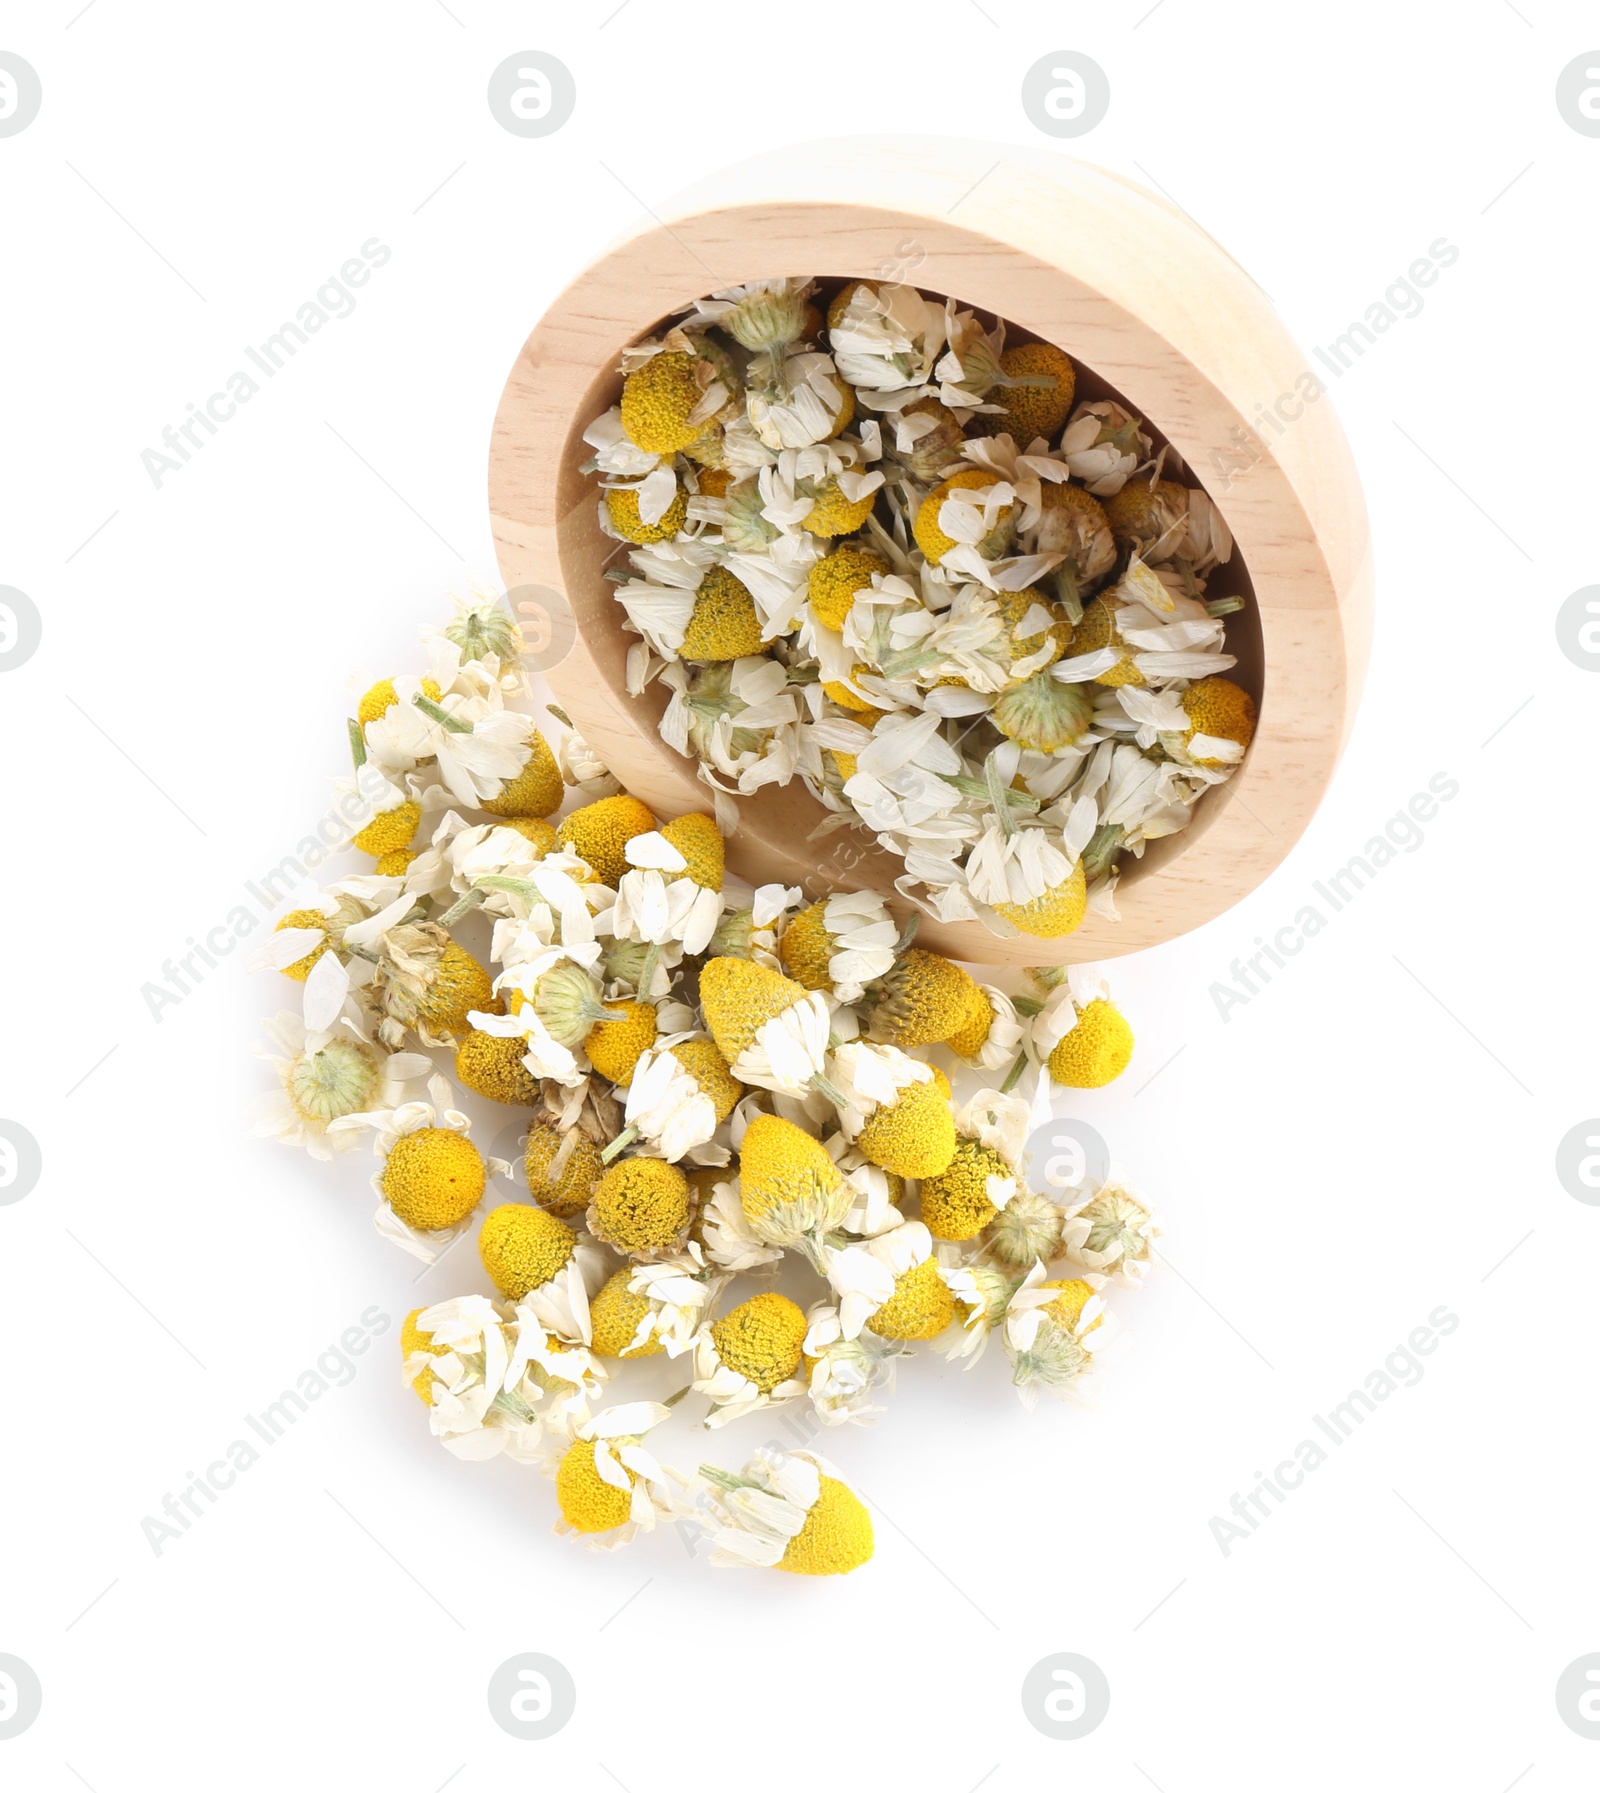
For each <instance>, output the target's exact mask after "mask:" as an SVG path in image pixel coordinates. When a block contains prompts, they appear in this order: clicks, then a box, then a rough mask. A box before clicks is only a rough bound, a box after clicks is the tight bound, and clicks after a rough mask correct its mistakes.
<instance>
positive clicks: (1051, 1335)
mask: <svg viewBox="0 0 1600 1793" xmlns="http://www.w3.org/2000/svg"><path fill="white" fill-rule="evenodd" d="M1104 1318H1105V1306H1104V1303H1103V1302H1102V1301H1101V1299H1100V1296H1099V1293H1098V1291H1097V1289H1096V1287H1095V1284H1094V1283H1092V1282H1089V1281H1087V1280H1086V1279H1084V1278H1082V1277H1070V1278H1060V1279H1057V1280H1055V1281H1049V1282H1047V1281H1045V1280H1044V1279H1043V1276H1042V1266H1038V1265H1036V1266H1035V1267H1034V1270H1033V1271H1031V1272H1030V1273H1029V1275H1028V1277H1027V1278H1026V1279H1025V1280H1024V1282H1023V1283H1022V1285H1021V1287H1020V1288H1019V1289H1018V1290H1017V1292H1016V1293H1015V1294H1014V1295H1013V1296H1012V1298H1011V1302H1010V1305H1009V1306H1008V1307H1007V1309H1006V1317H1005V1321H1004V1323H1003V1325H1002V1327H1001V1337H1002V1339H1003V1340H1004V1342H1005V1348H1006V1356H1007V1357H1008V1358H1009V1359H1010V1362H1011V1380H1012V1383H1013V1385H1014V1386H1015V1388H1016V1391H1017V1394H1018V1396H1019V1397H1020V1399H1021V1401H1022V1403H1023V1405H1024V1406H1025V1407H1032V1406H1033V1404H1034V1403H1035V1402H1036V1401H1037V1400H1038V1398H1039V1396H1040V1394H1053V1395H1060V1396H1066V1397H1069V1398H1078V1399H1081V1398H1083V1397H1084V1396H1085V1395H1086V1393H1087V1392H1088V1384H1089V1380H1090V1377H1091V1374H1092V1371H1093V1369H1094V1353H1095V1352H1096V1351H1097V1350H1098V1349H1099V1346H1100V1343H1101V1339H1102V1337H1103V1333H1102V1330H1101V1328H1102V1322H1103V1321H1104Z"/></svg>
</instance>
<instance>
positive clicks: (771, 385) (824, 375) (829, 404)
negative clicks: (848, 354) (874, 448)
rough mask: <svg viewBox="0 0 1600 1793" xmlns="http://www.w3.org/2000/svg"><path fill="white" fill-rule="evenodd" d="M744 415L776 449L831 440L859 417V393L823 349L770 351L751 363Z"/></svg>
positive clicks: (756, 431)
mask: <svg viewBox="0 0 1600 1793" xmlns="http://www.w3.org/2000/svg"><path fill="white" fill-rule="evenodd" d="M748 379H749V384H748V386H747V387H746V390H745V413H746V416H747V417H748V419H749V422H750V427H751V429H753V430H754V431H755V433H756V436H757V437H758V438H759V440H760V441H761V443H762V444H763V445H764V446H765V447H767V448H769V449H773V450H778V451H781V450H783V449H786V448H788V449H794V448H810V447H811V446H812V445H813V444H814V443H818V442H831V441H832V440H833V439H834V438H835V437H836V436H838V435H840V434H841V433H842V432H843V431H844V430H846V429H847V428H848V427H849V425H850V421H851V419H852V418H853V417H854V416H855V409H856V406H855V394H854V393H853V392H852V391H851V389H850V385H849V382H848V381H846V380H844V379H842V378H840V375H839V372H838V370H837V368H836V367H835V366H834V364H833V358H832V356H830V355H828V354H826V353H825V352H824V351H822V350H821V349H796V350H793V351H792V352H791V353H789V354H787V355H786V354H784V353H783V351H782V350H781V349H773V350H769V351H768V352H767V353H765V354H763V355H759V356H757V357H756V359H755V361H753V362H752V363H751V365H750V370H749V375H748Z"/></svg>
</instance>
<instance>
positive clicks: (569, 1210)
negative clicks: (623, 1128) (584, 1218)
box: [525, 1121, 605, 1220]
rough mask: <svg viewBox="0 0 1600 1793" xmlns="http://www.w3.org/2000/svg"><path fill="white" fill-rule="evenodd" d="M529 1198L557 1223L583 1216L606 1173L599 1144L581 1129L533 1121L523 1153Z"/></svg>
mask: <svg viewBox="0 0 1600 1793" xmlns="http://www.w3.org/2000/svg"><path fill="white" fill-rule="evenodd" d="M525 1164H526V1169H527V1177H528V1195H529V1197H530V1198H531V1200H532V1201H533V1202H534V1203H535V1204H536V1205H537V1206H539V1207H541V1208H543V1209H545V1210H546V1212H547V1213H550V1214H554V1215H555V1216H556V1218H557V1219H558V1220H571V1219H573V1218H574V1217H575V1216H577V1215H579V1214H581V1213H583V1211H584V1209H585V1208H587V1207H588V1205H589V1203H590V1201H591V1200H592V1198H593V1196H594V1186H595V1184H596V1183H598V1182H599V1181H600V1178H601V1176H602V1175H603V1174H604V1172H605V1159H604V1157H603V1156H602V1154H601V1149H600V1144H599V1142H598V1141H597V1140H595V1139H593V1138H592V1137H591V1136H590V1135H589V1134H588V1133H586V1132H585V1131H584V1130H583V1129H582V1128H581V1127H575V1126H569V1127H566V1128H561V1129H558V1128H556V1127H552V1126H551V1125H550V1124H549V1123H548V1122H546V1121H535V1122H534V1124H533V1125H532V1126H531V1127H530V1128H529V1129H528V1144H527V1150H526V1153H525Z"/></svg>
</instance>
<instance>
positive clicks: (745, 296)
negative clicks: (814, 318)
mask: <svg viewBox="0 0 1600 1793" xmlns="http://www.w3.org/2000/svg"><path fill="white" fill-rule="evenodd" d="M811 290H812V282H811V281H809V280H758V281H753V282H751V283H750V284H749V285H748V286H736V287H730V288H729V289H728V290H727V291H726V292H720V293H718V294H717V295H716V296H715V298H713V299H710V300H702V301H701V303H700V305H699V306H698V307H697V308H696V312H695V316H696V319H697V320H705V321H708V322H712V323H715V324H717V325H718V326H719V327H720V328H721V329H723V330H726V331H727V333H728V334H729V335H730V336H731V337H732V338H733V340H734V341H735V342H736V343H738V344H739V346H740V347H741V348H745V349H750V350H753V351H757V352H759V351H760V350H762V349H773V348H778V349H785V348H787V347H788V346H789V344H790V343H794V342H799V341H800V340H801V338H802V337H804V336H807V335H809V334H810V331H809V330H808V328H807V325H808V314H809V313H811V311H812V307H811V306H810V305H809V303H808V300H809V297H810V293H811Z"/></svg>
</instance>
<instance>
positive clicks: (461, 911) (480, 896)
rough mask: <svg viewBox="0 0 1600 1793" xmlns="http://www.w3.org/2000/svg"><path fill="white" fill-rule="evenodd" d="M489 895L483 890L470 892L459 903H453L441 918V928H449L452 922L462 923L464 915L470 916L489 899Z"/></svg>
mask: <svg viewBox="0 0 1600 1793" xmlns="http://www.w3.org/2000/svg"><path fill="white" fill-rule="evenodd" d="M488 895H489V893H488V891H486V890H483V889H477V890H469V891H468V892H467V894H466V895H465V896H464V897H462V898H461V899H460V900H459V901H458V902H455V903H452V904H451V905H450V907H449V908H448V909H446V910H445V912H444V914H443V915H441V916H440V917H439V926H440V927H441V928H447V927H449V926H450V924H451V923H452V922H457V921H460V919H461V918H462V916H463V915H470V914H471V913H472V911H473V910H474V909H476V908H478V907H479V905H480V904H482V903H483V902H484V901H485V900H486V899H487V897H488Z"/></svg>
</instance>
